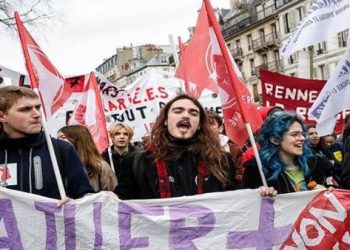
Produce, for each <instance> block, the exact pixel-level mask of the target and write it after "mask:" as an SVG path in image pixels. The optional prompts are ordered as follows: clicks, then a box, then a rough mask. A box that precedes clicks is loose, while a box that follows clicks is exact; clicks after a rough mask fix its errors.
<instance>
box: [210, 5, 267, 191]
mask: <svg viewBox="0 0 350 250" xmlns="http://www.w3.org/2000/svg"><path fill="white" fill-rule="evenodd" d="M203 1H204V4H205V9H206V10H207V15H208V19H209V22H210V24H211V26H212V27H213V29H214V32H215V35H216V37H217V38H218V39H217V41H218V44H219V47H220V49H221V52H222V56H223V58H224V61H225V63H226V65H228V67H226V68H227V71H228V76H229V78H230V81H231V83H233V82H237V81H239V79H238V78H237V76H236V75H235V73H234V72H233V65H232V63H231V59H230V56H229V54H228V51H227V48H226V44H225V42H224V38H223V37H222V34H221V29H220V26H219V24H218V22H217V19H216V16H215V14H214V11H213V8H212V6H211V4H210V1H209V0H203ZM208 10H210V11H208ZM232 87H233V89H234V94H235V97H236V99H237V100H239V99H240V96H239V93H237V89H236V86H235V84H232ZM238 105H239V109H240V110H243V107H242V103H241V102H238ZM241 115H242V120H243V121H244V122H245V125H246V128H247V132H248V135H249V139H250V141H251V144H252V146H253V150H254V154H255V159H256V162H257V164H258V168H259V173H260V177H261V180H262V183H263V185H264V186H267V182H266V178H265V175H264V172H263V170H262V164H261V160H260V156H259V152H258V149H257V146H256V143H255V139H254V135H253V131H252V128H251V125H250V123H249V122H247V119H246V114H245V112H241Z"/></svg>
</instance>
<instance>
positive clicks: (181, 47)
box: [177, 36, 186, 58]
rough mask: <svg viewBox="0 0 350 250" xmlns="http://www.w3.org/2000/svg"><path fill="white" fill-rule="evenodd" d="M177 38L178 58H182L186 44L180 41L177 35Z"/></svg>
mask: <svg viewBox="0 0 350 250" xmlns="http://www.w3.org/2000/svg"><path fill="white" fill-rule="evenodd" d="M177 39H178V41H179V49H180V58H182V56H183V54H184V53H185V49H186V45H185V44H184V43H183V42H182V41H181V36H178V37H177Z"/></svg>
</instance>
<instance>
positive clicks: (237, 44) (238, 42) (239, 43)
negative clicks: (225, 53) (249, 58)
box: [236, 39, 241, 49]
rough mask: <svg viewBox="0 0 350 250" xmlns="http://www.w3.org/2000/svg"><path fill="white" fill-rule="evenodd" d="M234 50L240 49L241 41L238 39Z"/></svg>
mask: <svg viewBox="0 0 350 250" xmlns="http://www.w3.org/2000/svg"><path fill="white" fill-rule="evenodd" d="M236 48H237V49H239V48H241V41H240V40H239V39H238V40H236Z"/></svg>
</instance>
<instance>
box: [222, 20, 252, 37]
mask: <svg viewBox="0 0 350 250" xmlns="http://www.w3.org/2000/svg"><path fill="white" fill-rule="evenodd" d="M249 25H251V21H250V18H249V17H248V18H245V19H243V20H242V21H240V22H238V23H236V24H233V25H232V26H230V27H228V28H226V29H224V30H223V31H222V35H223V37H228V36H230V35H233V34H235V33H237V32H238V31H240V30H242V29H244V28H245V27H248V26H249Z"/></svg>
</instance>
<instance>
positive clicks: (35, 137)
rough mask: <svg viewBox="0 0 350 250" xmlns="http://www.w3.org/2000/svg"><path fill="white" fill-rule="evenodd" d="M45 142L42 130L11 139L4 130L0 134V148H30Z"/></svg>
mask: <svg viewBox="0 0 350 250" xmlns="http://www.w3.org/2000/svg"><path fill="white" fill-rule="evenodd" d="M44 142H45V135H44V132H43V131H41V132H40V133H38V134H29V135H27V136H25V137H22V138H18V139H12V138H8V137H7V136H6V134H5V133H4V132H2V133H1V135H0V148H7V149H11V148H32V147H35V146H37V145H40V144H42V143H44Z"/></svg>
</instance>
